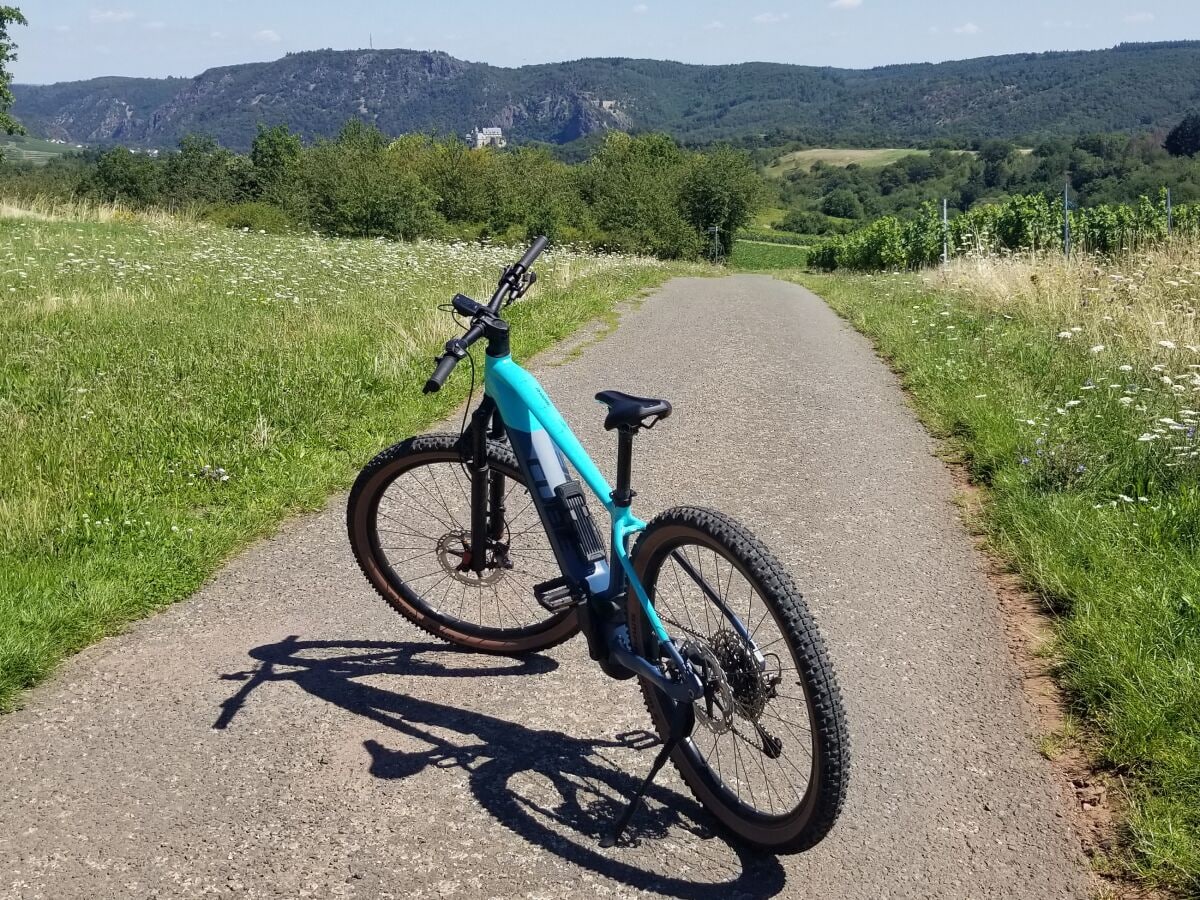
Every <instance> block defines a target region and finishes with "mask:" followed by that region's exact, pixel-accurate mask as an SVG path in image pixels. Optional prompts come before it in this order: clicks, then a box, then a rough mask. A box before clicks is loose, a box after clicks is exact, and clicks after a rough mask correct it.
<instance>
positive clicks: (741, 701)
mask: <svg viewBox="0 0 1200 900" xmlns="http://www.w3.org/2000/svg"><path fill="white" fill-rule="evenodd" d="M709 648H710V649H711V652H712V654H713V656H714V657H715V658H716V660H717V662H718V663H719V664H720V667H721V671H722V673H723V675H724V677H725V679H726V681H727V682H728V684H729V689H730V692H731V694H732V695H733V701H734V704H735V706H736V709H737V713H738V715H740V716H741V717H742V718H744V719H749V720H750V721H751V722H757V721H758V719H759V718H760V717H761V716H762V714H763V710H764V709H766V708H767V702H768V701H769V700H770V699H771V698H772V697H773V696H774V695H775V684H776V683H778V679H777V678H772V677H771V676H768V675H767V674H766V673H765V672H764V671H762V670H761V669H760V668H759V665H758V661H757V660H755V658H754V656H753V654H752V653H751V652H750V648H749V647H747V646H746V642H745V641H744V640H742V638H741V637H740V636H739V635H737V634H735V633H734V632H732V631H730V630H728V629H724V628H723V629H721V630H720V631H718V632H717V633H716V634H715V635H713V636H712V638H711V639H710V640H709Z"/></svg>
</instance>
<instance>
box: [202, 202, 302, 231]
mask: <svg viewBox="0 0 1200 900" xmlns="http://www.w3.org/2000/svg"><path fill="white" fill-rule="evenodd" d="M204 218H206V219H207V220H208V221H210V222H212V223H213V224H214V225H220V226H221V227H222V228H248V229H250V230H251V231H265V232H266V233H267V234H288V233H289V232H292V231H295V230H296V222H295V221H294V220H293V219H292V218H291V217H290V216H289V215H288V214H287V213H286V212H284V211H283V210H282V209H280V208H279V207H278V206H272V205H271V204H270V203H263V202H261V201H251V202H248V203H224V204H221V205H218V206H212V207H209V208H208V209H207V210H206V211H205V213H204Z"/></svg>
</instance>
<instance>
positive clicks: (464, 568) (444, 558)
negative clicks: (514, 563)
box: [437, 531, 504, 587]
mask: <svg viewBox="0 0 1200 900" xmlns="http://www.w3.org/2000/svg"><path fill="white" fill-rule="evenodd" d="M437 557H438V562H439V563H441V566H442V568H443V569H445V570H446V571H447V572H449V573H450V575H451V576H452V577H453V578H454V580H455V581H459V582H461V583H463V584H469V585H471V586H472V587H478V586H479V585H484V584H495V583H496V582H497V581H499V580H500V577H501V576H502V575H503V574H504V567H503V566H499V565H496V564H495V561H494V560H493V561H492V565H490V566H488V567H487V568H485V569H484V570H483V571H482V572H476V571H475V570H474V569H472V568H471V566H470V559H471V551H470V549H469V548H468V546H467V535H466V533H465V532H462V531H451V532H447V533H446V534H444V535H442V537H441V538H440V539H439V540H438V544H437Z"/></svg>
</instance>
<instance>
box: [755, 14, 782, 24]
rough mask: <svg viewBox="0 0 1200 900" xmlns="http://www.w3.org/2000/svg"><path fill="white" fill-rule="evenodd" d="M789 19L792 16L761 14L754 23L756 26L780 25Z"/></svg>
mask: <svg viewBox="0 0 1200 900" xmlns="http://www.w3.org/2000/svg"><path fill="white" fill-rule="evenodd" d="M789 18H790V16H789V15H788V14H787V13H776V12H765V13H759V14H758V15H757V16H755V17H754V19H753V20H752V21H753V22H754V23H755V24H756V25H778V24H779V23H780V22H784V21H786V20H787V19H789Z"/></svg>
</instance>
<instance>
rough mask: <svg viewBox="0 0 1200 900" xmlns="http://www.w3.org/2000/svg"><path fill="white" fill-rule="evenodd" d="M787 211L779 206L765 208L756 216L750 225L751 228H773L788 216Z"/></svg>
mask: <svg viewBox="0 0 1200 900" xmlns="http://www.w3.org/2000/svg"><path fill="white" fill-rule="evenodd" d="M787 212H788V211H787V210H786V209H783V208H781V207H778V206H765V207H763V208H762V209H760V210H759V211H758V212H757V213H755V214H754V219H753V221H752V222H751V223H750V227H751V228H772V227H773V226H775V225H777V224H779V223H780V222H782V221H783V218H784V216H786V215H787Z"/></svg>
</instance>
